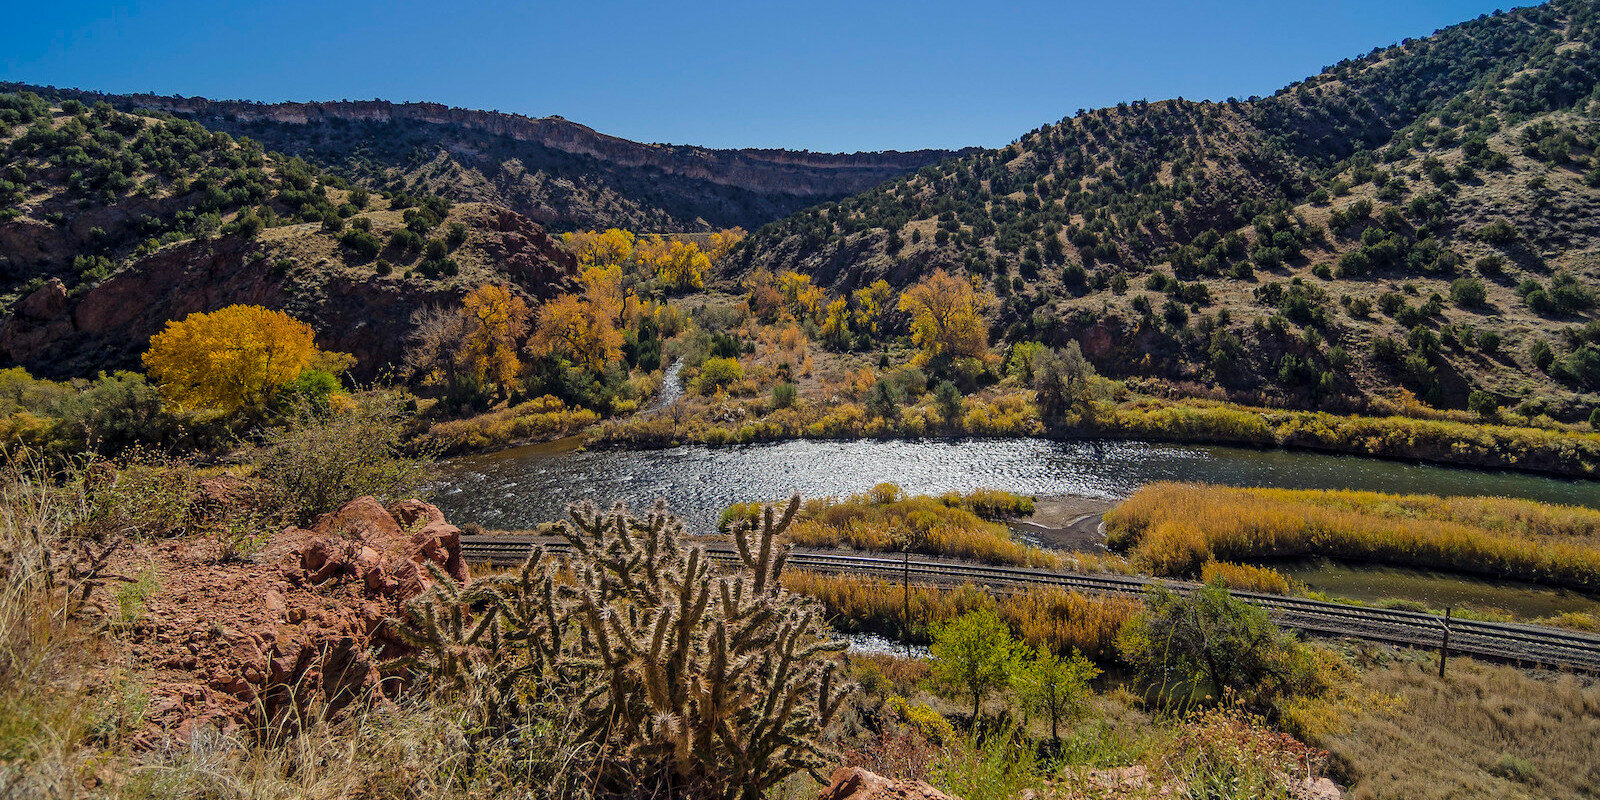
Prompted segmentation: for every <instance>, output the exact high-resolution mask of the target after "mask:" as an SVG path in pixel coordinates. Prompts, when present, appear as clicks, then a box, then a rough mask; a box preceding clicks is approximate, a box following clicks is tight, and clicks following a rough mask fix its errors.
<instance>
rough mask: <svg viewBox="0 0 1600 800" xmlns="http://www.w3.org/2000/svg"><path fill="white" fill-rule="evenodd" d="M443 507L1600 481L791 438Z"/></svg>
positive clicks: (559, 462)
mask: <svg viewBox="0 0 1600 800" xmlns="http://www.w3.org/2000/svg"><path fill="white" fill-rule="evenodd" d="M445 467H446V470H445V476H444V478H443V480H442V482H441V484H440V485H439V486H438V487H437V488H436V491H435V494H434V497H433V501H434V502H435V503H437V504H438V505H439V507H440V508H441V509H443V510H444V511H445V513H446V514H447V515H449V517H450V519H451V520H456V521H461V522H473V523H477V524H480V525H483V526H485V527H490V528H502V529H517V528H528V527H532V526H533V525H535V524H537V523H540V522H548V521H551V520H555V519H561V518H563V517H565V508H566V506H567V504H568V503H569V502H572V501H575V500H582V499H587V500H594V501H596V502H599V503H602V504H607V505H609V504H610V503H613V502H615V501H618V500H621V501H624V502H626V503H628V504H629V506H630V507H633V508H640V507H644V506H647V505H648V504H649V503H651V502H653V501H654V500H655V498H657V497H663V498H666V500H667V502H668V504H669V505H670V507H671V508H672V510H673V511H674V512H675V513H677V514H678V516H679V517H680V518H682V519H683V520H684V522H685V524H686V525H687V526H688V527H689V528H690V530H691V531H693V530H709V529H710V528H711V527H712V526H714V525H715V523H716V519H717V516H718V514H720V513H721V511H722V509H724V508H726V507H727V506H728V505H730V504H732V503H736V502H742V501H748V500H778V499H782V498H784V497H787V496H788V495H789V494H790V493H791V492H798V493H800V495H801V496H802V497H818V496H842V495H847V494H853V493H857V492H863V491H866V490H867V489H870V488H871V487H872V486H874V485H876V484H878V483H882V482H885V481H888V482H892V483H896V484H899V485H900V487H901V488H902V489H905V490H906V491H908V492H911V493H914V494H937V493H941V492H946V491H951V490H957V491H970V490H973V489H978V488H992V489H1005V490H1009V491H1013V492H1019V493H1022V494H1029V495H1035V496H1049V495H1081V496H1086V497H1096V498H1105V499H1117V498H1121V497H1126V496H1127V495H1128V494H1130V493H1132V492H1133V491H1134V490H1136V489H1138V488H1139V487H1140V486H1143V485H1145V484H1147V483H1151V482H1153V481H1167V480H1175V481H1205V482H1209V483H1219V484H1228V485H1233V486H1277V487H1287V488H1305V489H1366V490H1374V491H1384V492H1416V493H1424V494H1439V495H1501V496H1506V497H1519V498H1526V499H1531V500H1541V501H1545V502H1552V503H1568V504H1574V505H1587V506H1593V507H1597V508H1600V483H1595V482H1588V481H1572V480H1563V479H1560V478H1553V477H1546V476H1541V475H1530V474H1524V473H1516V472H1498V471H1483V470H1465V469H1453V468H1449V467H1440V466H1433V465H1425V464H1413V463H1406V462H1398V461H1382V460H1377V459H1367V458H1356V457H1352V456H1336V455H1325V454H1319V453H1307V452H1295V451H1285V450H1253V449H1247V448H1237V447H1213V446H1194V445H1175V444H1155V443H1146V442H1126V441H1115V442H1113V441H1107V442H1081V441H1076V442H1056V441H1049V440H1045V439H967V440H957V441H939V440H912V441H904V440H891V441H789V442H780V443H775V444H758V445H744V446H737V447H702V446H688V447H673V448H668V449H663V450H576V449H575V448H574V445H573V443H572V442H557V443H551V444H543V445H533V446H529V447H522V448H515V449H512V450H504V451H500V452H496V453H489V454H484V455H476V456H468V457H464V458H459V459H453V460H451V461H450V462H448V463H447V464H446V465H445Z"/></svg>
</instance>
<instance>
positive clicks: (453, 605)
mask: <svg viewBox="0 0 1600 800" xmlns="http://www.w3.org/2000/svg"><path fill="white" fill-rule="evenodd" d="M798 507H799V498H798V497H796V498H791V499H790V501H789V502H788V503H787V504H785V505H784V507H783V508H781V509H778V508H771V507H769V508H766V509H764V511H763V514H762V515H761V519H760V524H759V526H756V525H744V526H742V527H740V528H738V529H737V530H735V531H734V532H733V533H734V541H735V543H736V545H737V548H738V552H739V555H740V558H741V560H742V562H743V565H744V567H745V569H744V570H743V571H740V572H738V573H737V574H730V575H718V574H715V573H714V572H713V570H712V568H711V566H710V563H709V560H708V559H707V557H706V554H705V552H704V551H703V550H702V549H700V548H699V547H695V546H686V545H685V543H684V541H683V528H682V525H681V524H680V523H679V522H678V521H677V520H676V519H675V518H674V517H673V516H672V515H671V514H670V513H668V511H667V509H666V507H665V505H664V504H663V503H661V502H657V503H656V505H655V507H654V508H653V509H651V511H650V512H649V513H648V514H646V515H645V516H644V517H643V518H637V517H634V516H631V515H630V514H629V513H628V512H627V509H626V508H624V507H623V506H621V505H618V506H616V507H614V508H613V509H612V510H611V511H609V512H605V513H601V512H600V511H598V510H597V509H596V508H595V507H594V506H592V505H590V504H583V505H579V506H574V507H573V509H572V511H571V516H572V521H571V523H569V524H564V525H563V527H562V529H561V533H562V535H564V536H565V537H566V538H567V540H568V541H569V542H571V543H572V546H573V548H574V550H575V552H576V555H575V556H573V557H571V558H570V559H567V558H555V557H552V556H549V555H546V554H544V553H542V552H541V553H538V554H536V555H535V556H534V557H533V558H530V559H529V560H528V562H527V563H526V564H524V565H523V568H522V569H521V570H520V572H519V573H518V574H516V575H514V576H502V577H495V578H489V579H485V580H482V581H479V582H477V583H474V584H471V585H470V586H468V587H465V588H463V587H459V586H456V585H454V584H452V583H449V582H448V580H441V583H440V585H439V587H437V588H436V589H435V590H433V591H432V592H430V593H429V594H428V595H426V596H424V597H423V598H419V599H418V600H417V601H415V602H413V604H412V606H411V608H410V609H409V611H410V613H409V615H408V619H407V620H406V624H405V625H404V626H403V627H404V628H405V629H406V633H407V635H408V636H409V637H410V638H411V639H412V640H413V641H414V643H415V644H416V645H417V646H418V657H417V658H416V659H414V661H415V663H417V664H419V665H422V666H425V667H426V668H427V669H428V670H429V671H431V672H432V673H434V674H435V675H436V676H438V677H439V678H441V679H444V680H446V681H448V682H450V683H453V684H454V685H455V686H456V687H458V688H461V689H464V690H466V691H468V692H469V693H471V695H472V696H474V697H477V698H480V699H481V702H484V703H487V704H491V705H493V708H492V709H490V710H489V716H490V719H489V720H486V721H488V722H500V721H505V720H511V719H515V718H516V717H517V716H518V715H519V714H520V713H521V712H522V711H523V710H524V709H523V708H522V706H523V705H524V704H525V703H526V702H528V701H529V700H530V699H533V698H545V699H548V698H550V696H551V695H552V694H553V695H554V696H555V697H556V698H559V699H562V700H565V701H566V702H573V703H579V704H581V705H582V706H583V709H584V710H585V712H587V713H586V716H587V718H588V719H590V720H592V722H591V724H590V725H589V727H588V729H587V730H585V731H584V732H583V738H584V739H586V740H589V741H595V742H598V743H601V744H603V745H604V747H602V748H599V749H600V750H602V751H603V752H606V753H609V754H614V755H612V756H611V757H610V758H609V759H608V760H607V761H606V762H605V764H604V765H603V769H602V772H606V771H609V774H610V775H611V777H613V778H615V779H618V780H620V779H622V778H623V777H624V776H626V775H628V774H638V773H640V772H648V771H655V770H659V772H660V774H661V776H662V778H663V779H664V780H665V781H667V782H668V783H669V785H670V788H671V789H673V790H675V791H678V792H683V791H686V792H690V793H693V794H695V795H698V796H704V797H727V798H733V797H740V798H755V797H759V796H761V795H762V793H763V792H764V791H765V790H766V789H768V788H770V787H772V786H773V785H775V784H777V783H778V782H780V781H782V780H783V779H784V778H786V777H787V776H789V775H791V774H793V773H795V772H797V771H801V770H812V771H815V770H816V769H817V768H818V767H821V766H823V765H826V764H827V763H829V762H830V761H831V760H832V757H833V756H832V754H831V753H829V752H828V751H827V750H826V748H825V746H824V744H823V741H822V733H823V731H824V729H826V728H827V726H828V725H829V723H830V721H831V720H832V719H833V717H834V715H835V713H836V712H837V711H838V709H839V707H840V705H841V704H842V703H843V701H844V699H845V696H846V690H845V689H843V688H842V687H840V686H839V685H837V681H836V676H835V674H834V666H835V664H834V661H833V660H832V659H830V658H827V657H826V656H827V654H828V653H829V652H832V651H837V650H840V649H842V648H843V644H842V643H841V642H837V641H835V640H832V639H831V638H830V637H829V636H828V630H827V628H826V626H825V625H824V624H823V623H822V619H821V614H820V611H819V610H818V609H817V607H816V605H815V604H814V603H813V602H811V601H809V600H806V599H804V598H802V597H800V596H798V595H794V594H791V593H789V592H787V591H785V590H784V589H783V588H782V584H781V580H780V579H781V576H782V570H783V563H784V560H785V556H786V547H785V546H783V545H782V544H781V543H780V542H779V541H778V536H779V534H780V533H782V531H783V530H784V528H786V527H787V526H788V524H789V523H790V521H792V520H793V518H794V514H795V511H796V509H797V508H798Z"/></svg>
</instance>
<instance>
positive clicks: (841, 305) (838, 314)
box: [822, 297, 850, 349]
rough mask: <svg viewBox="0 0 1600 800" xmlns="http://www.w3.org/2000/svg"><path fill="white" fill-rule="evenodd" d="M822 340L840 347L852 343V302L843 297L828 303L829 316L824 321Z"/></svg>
mask: <svg viewBox="0 0 1600 800" xmlns="http://www.w3.org/2000/svg"><path fill="white" fill-rule="evenodd" d="M822 340H823V341H825V342H827V343H828V344H829V345H832V346H833V347H836V348H840V349H842V348H844V347H846V346H848V345H849V344H850V303H849V301H847V300H845V299H844V298H843V297H839V298H835V299H834V301H833V302H832V303H829V304H828V317H827V319H826V320H824V321H823V323H822Z"/></svg>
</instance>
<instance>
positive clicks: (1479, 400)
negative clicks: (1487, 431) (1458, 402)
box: [1467, 389, 1500, 419]
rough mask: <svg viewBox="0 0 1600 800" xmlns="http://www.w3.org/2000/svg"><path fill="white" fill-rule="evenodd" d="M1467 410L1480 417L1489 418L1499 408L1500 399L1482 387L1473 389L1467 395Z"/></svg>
mask: <svg viewBox="0 0 1600 800" xmlns="http://www.w3.org/2000/svg"><path fill="white" fill-rule="evenodd" d="M1467 410H1468V411H1471V412H1472V413H1474V414H1477V415H1478V417H1479V418H1481V419H1490V418H1492V417H1493V416H1494V415H1495V414H1496V413H1497V412H1499V410H1500V401H1499V399H1497V398H1496V397H1495V396H1494V395H1492V394H1489V393H1488V392H1485V391H1483V390H1482V389H1473V390H1472V393H1471V394H1468V395H1467Z"/></svg>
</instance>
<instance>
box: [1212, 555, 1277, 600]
mask: <svg viewBox="0 0 1600 800" xmlns="http://www.w3.org/2000/svg"><path fill="white" fill-rule="evenodd" d="M1200 580H1203V581H1205V582H1206V583H1221V584H1222V585H1223V586H1226V587H1228V588H1229V589H1238V590H1241V591H1246V592H1265V593H1267V594H1296V593H1297V592H1298V590H1299V589H1300V587H1297V586H1296V585H1295V584H1294V583H1293V582H1292V581H1290V580H1289V579H1288V578H1285V577H1283V575H1282V574H1281V573H1279V572H1278V571H1277V570H1275V569H1271V568H1269V567H1255V566H1251V565H1249V564H1230V563H1228V562H1226V561H1207V562H1206V563H1205V566H1203V567H1201V568H1200Z"/></svg>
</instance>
